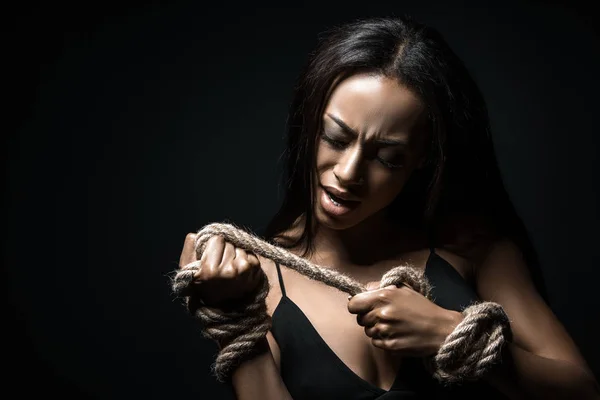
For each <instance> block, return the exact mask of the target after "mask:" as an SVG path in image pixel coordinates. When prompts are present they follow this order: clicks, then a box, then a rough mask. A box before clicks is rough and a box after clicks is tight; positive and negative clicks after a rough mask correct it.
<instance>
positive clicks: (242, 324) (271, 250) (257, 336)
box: [172, 223, 510, 383]
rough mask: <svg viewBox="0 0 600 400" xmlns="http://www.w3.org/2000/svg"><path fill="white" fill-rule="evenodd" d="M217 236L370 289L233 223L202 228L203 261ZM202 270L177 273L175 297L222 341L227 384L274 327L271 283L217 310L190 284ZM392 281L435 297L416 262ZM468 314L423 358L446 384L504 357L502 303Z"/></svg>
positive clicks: (220, 369)
mask: <svg viewBox="0 0 600 400" xmlns="http://www.w3.org/2000/svg"><path fill="white" fill-rule="evenodd" d="M215 235H219V236H222V237H223V238H224V239H225V241H227V242H229V243H231V244H233V245H234V246H235V247H237V248H241V249H244V250H246V251H249V252H252V253H254V254H257V255H260V256H262V257H264V258H267V259H270V260H272V261H274V262H276V263H279V264H281V265H285V266H286V267H288V268H291V269H293V270H295V271H296V272H298V273H300V274H302V275H304V276H306V277H308V278H310V279H313V280H316V281H319V282H322V283H325V284H326V285H329V286H332V287H335V288H337V289H339V290H341V291H342V292H345V293H348V294H350V295H356V294H358V293H362V292H365V291H366V288H365V286H364V285H362V284H361V283H359V282H357V281H355V280H354V279H352V278H350V277H349V276H347V275H344V274H342V273H340V272H337V271H334V270H332V269H329V268H325V267H323V266H319V265H316V264H312V263H310V262H308V261H307V260H305V259H303V258H301V257H298V256H297V255H295V254H293V253H291V252H289V251H287V250H285V249H283V248H280V247H277V246H275V245H273V244H271V243H268V242H266V241H264V240H262V239H259V238H258V237H256V236H254V235H252V234H250V233H247V232H245V231H243V230H241V229H239V228H237V227H235V226H233V225H230V224H218V223H215V224H209V225H206V226H205V227H204V228H202V229H200V230H199V231H198V234H197V236H196V242H195V249H196V258H197V259H198V260H199V259H200V258H201V256H202V253H203V252H204V249H205V246H206V242H208V240H209V239H210V238H211V237H212V236H215ZM198 269H199V261H194V262H192V263H190V264H188V265H185V266H183V267H182V268H181V269H180V270H178V271H176V273H175V277H174V279H173V281H172V289H173V291H174V293H175V294H176V295H178V296H183V297H186V301H187V305H188V309H189V310H190V312H191V313H192V314H194V315H195V316H196V317H197V318H198V319H200V321H201V322H202V325H203V334H204V336H206V337H208V338H210V339H212V340H215V341H216V342H217V343H219V344H220V345H221V349H220V351H219V354H218V355H217V358H216V361H215V364H214V366H213V368H214V372H215V375H216V377H217V379H218V380H219V381H221V382H223V381H225V380H227V379H228V378H229V377H230V376H231V373H232V372H233V371H234V370H235V368H237V367H238V366H239V365H240V364H241V363H242V362H244V361H245V360H248V359H250V358H252V357H253V356H254V355H255V354H256V351H257V343H258V342H259V341H261V340H262V339H263V338H264V337H265V335H266V334H267V332H268V331H269V330H270V328H271V319H270V317H269V315H268V314H267V308H266V304H265V298H266V297H267V294H268V292H269V283H268V279H267V277H266V276H265V275H264V272H263V273H262V279H261V284H260V285H259V288H258V290H256V292H255V293H253V294H252V295H251V296H249V297H248V298H247V299H244V302H243V303H242V305H240V306H238V307H237V308H232V309H228V310H224V309H216V308H211V307H207V306H205V305H204V304H202V302H201V300H200V299H196V298H194V296H193V295H192V292H191V290H190V285H191V284H192V282H193V279H194V274H195V273H196V272H197V271H198ZM389 285H395V286H400V285H408V286H410V287H411V288H412V289H413V290H415V291H417V292H419V293H421V294H422V295H423V296H425V297H427V298H428V299H430V300H431V295H430V291H431V287H430V285H429V283H428V281H427V279H426V278H425V276H424V275H423V273H422V272H421V271H420V270H418V269H416V268H413V267H411V266H408V265H402V266H399V267H395V268H392V269H390V270H389V271H388V272H386V273H385V274H384V275H383V277H382V279H381V282H380V287H386V286H389ZM463 315H464V316H465V318H464V319H463V321H461V322H460V323H459V324H458V325H457V326H456V328H455V329H454V331H453V332H452V333H451V334H450V335H448V337H447V338H446V340H445V342H444V343H443V344H442V346H441V347H440V349H439V351H438V353H437V354H436V355H435V356H434V357H432V358H431V359H426V360H424V361H425V365H426V367H427V369H429V371H430V372H431V373H432V374H433V376H434V377H435V378H436V379H438V380H440V381H443V382H448V383H451V382H458V381H462V380H475V379H479V378H480V377H481V376H483V375H484V374H485V373H486V372H487V371H488V370H489V369H490V368H491V366H492V365H494V364H496V363H497V362H498V361H499V359H500V357H501V349H502V346H503V345H504V342H505V337H506V336H507V334H509V332H508V330H509V327H510V324H509V320H508V317H507V316H506V314H505V313H504V310H503V309H502V307H501V306H500V305H499V304H497V303H493V302H481V303H477V304H473V305H471V306H469V307H467V308H466V309H465V310H463Z"/></svg>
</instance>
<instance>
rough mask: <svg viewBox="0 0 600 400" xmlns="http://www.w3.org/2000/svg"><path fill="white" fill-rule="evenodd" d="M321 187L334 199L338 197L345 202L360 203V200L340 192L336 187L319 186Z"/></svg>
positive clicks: (347, 193)
mask: <svg viewBox="0 0 600 400" xmlns="http://www.w3.org/2000/svg"><path fill="white" fill-rule="evenodd" d="M321 187H322V188H323V189H324V190H325V191H327V192H329V193H331V194H332V195H334V196H335V197H339V198H340V199H342V200H345V201H355V202H360V200H359V199H358V198H356V196H352V195H351V194H350V193H349V192H346V191H343V190H340V189H338V188H336V187H333V186H325V185H321Z"/></svg>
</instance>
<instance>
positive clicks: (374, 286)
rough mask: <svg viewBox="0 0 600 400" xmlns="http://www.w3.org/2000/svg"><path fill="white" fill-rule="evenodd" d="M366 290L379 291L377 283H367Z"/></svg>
mask: <svg viewBox="0 0 600 400" xmlns="http://www.w3.org/2000/svg"><path fill="white" fill-rule="evenodd" d="M366 289H367V290H368V291H371V290H377V289H379V282H369V283H367V286H366Z"/></svg>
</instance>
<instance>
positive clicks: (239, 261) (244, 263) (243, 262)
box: [233, 257, 250, 269]
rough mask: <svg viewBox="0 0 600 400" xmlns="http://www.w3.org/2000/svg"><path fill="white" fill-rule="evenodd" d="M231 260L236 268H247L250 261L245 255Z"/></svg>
mask: <svg viewBox="0 0 600 400" xmlns="http://www.w3.org/2000/svg"><path fill="white" fill-rule="evenodd" d="M233 261H234V263H235V265H236V266H237V267H238V269H248V268H249V267H250V261H248V259H247V258H245V257H243V258H242V257H240V258H236V259H235V260H233Z"/></svg>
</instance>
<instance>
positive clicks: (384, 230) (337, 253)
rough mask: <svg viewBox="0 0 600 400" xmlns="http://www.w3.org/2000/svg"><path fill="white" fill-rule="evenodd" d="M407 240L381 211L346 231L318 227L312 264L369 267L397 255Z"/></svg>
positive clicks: (407, 234) (404, 231) (407, 235)
mask: <svg viewBox="0 0 600 400" xmlns="http://www.w3.org/2000/svg"><path fill="white" fill-rule="evenodd" d="M410 237H411V235H410V234H409V233H408V231H407V229H406V228H403V227H401V226H398V225H394V224H392V223H391V222H389V219H388V218H385V215H384V213H383V212H380V213H378V214H375V215H373V216H371V217H370V218H368V219H367V220H365V221H363V222H361V223H360V224H358V225H356V226H353V227H352V228H348V229H343V230H338V229H331V228H328V227H325V226H319V227H318V228H317V229H316V230H315V253H314V254H315V255H316V256H317V258H318V260H315V262H317V263H319V264H321V265H332V266H335V267H337V268H340V269H343V267H344V266H361V267H362V266H371V265H373V264H375V263H376V262H377V261H381V260H384V259H387V258H389V257H392V256H393V255H394V254H397V253H398V252H399V247H400V244H401V243H402V242H403V241H405V240H409V239H410ZM403 238H404V239H403Z"/></svg>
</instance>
